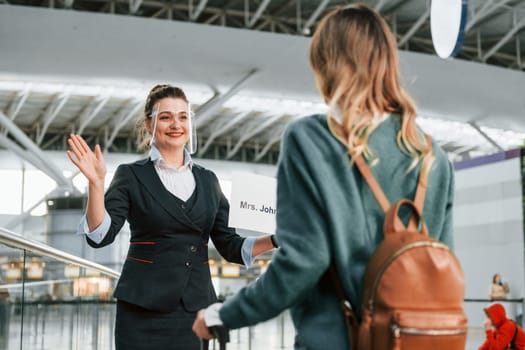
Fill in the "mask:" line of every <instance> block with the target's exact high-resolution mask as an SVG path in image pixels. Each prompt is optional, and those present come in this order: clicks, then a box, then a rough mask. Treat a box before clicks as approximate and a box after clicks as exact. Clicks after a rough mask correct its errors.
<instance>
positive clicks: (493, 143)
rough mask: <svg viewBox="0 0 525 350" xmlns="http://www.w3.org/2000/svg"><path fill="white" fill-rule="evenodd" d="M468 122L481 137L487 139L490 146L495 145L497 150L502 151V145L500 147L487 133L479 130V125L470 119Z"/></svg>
mask: <svg viewBox="0 0 525 350" xmlns="http://www.w3.org/2000/svg"><path fill="white" fill-rule="evenodd" d="M468 124H469V125H470V126H472V128H474V130H476V131H477V132H478V133H479V134H480V135H481V136H483V138H484V139H485V140H487V141H488V142H489V143H490V144H491V145H492V146H494V147H496V148H497V149H498V150H499V151H504V149H503V147H501V146H500V145H499V144H498V143H497V142H496V141H494V139H493V138H492V137H490V136H489V135H487V133H486V132H484V131H483V130H481V128H480V127H479V125H477V124H476V122H474V121H470V122H468Z"/></svg>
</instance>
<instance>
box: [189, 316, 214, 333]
mask: <svg viewBox="0 0 525 350" xmlns="http://www.w3.org/2000/svg"><path fill="white" fill-rule="evenodd" d="M192 330H193V332H194V333H195V335H197V336H198V337H199V338H202V339H213V338H214V336H213V334H211V332H210V330H209V328H208V326H207V325H206V321H205V320H204V309H202V310H199V311H198V312H197V315H196V317H195V321H194V322H193V327H192Z"/></svg>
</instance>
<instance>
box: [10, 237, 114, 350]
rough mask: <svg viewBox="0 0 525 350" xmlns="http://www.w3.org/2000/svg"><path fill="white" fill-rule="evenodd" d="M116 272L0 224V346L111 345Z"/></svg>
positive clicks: (83, 348) (84, 349)
mask: <svg viewBox="0 0 525 350" xmlns="http://www.w3.org/2000/svg"><path fill="white" fill-rule="evenodd" d="M118 277H119V273H118V272H117V271H114V270H111V269H109V268H107V267H105V266H103V265H100V264H96V263H93V262H91V261H88V260H85V259H82V258H79V257H77V256H74V255H71V254H68V253H65V252H63V251H60V250H57V249H55V248H53V247H50V246H48V245H46V244H43V243H41V242H37V241H34V240H30V239H27V238H26V237H23V236H20V235H18V234H16V233H13V232H11V231H8V230H5V229H2V228H0V350H2V349H6V350H14V349H19V350H22V349H23V350H44V349H68V350H70V349H71V350H88V349H89V350H95V349H104V350H106V349H114V341H113V332H114V318H115V308H114V305H111V304H113V303H114V302H115V301H114V299H113V297H112V294H113V289H114V287H115V285H116V281H117V279H118Z"/></svg>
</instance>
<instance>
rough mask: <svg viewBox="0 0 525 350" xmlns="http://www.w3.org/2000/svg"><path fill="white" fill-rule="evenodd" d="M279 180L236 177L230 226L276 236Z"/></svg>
mask: <svg viewBox="0 0 525 350" xmlns="http://www.w3.org/2000/svg"><path fill="white" fill-rule="evenodd" d="M276 194H277V180H276V179H275V178H274V177H271V176H264V175H256V174H251V173H242V172H234V173H232V185H231V197H230V218H229V222H228V224H229V226H230V227H236V228H241V229H246V230H252V231H257V232H262V233H267V234H270V233H274V232H275V214H276V213H277V206H276V202H277V199H276V197H277V196H276Z"/></svg>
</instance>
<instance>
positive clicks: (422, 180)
mask: <svg viewBox="0 0 525 350" xmlns="http://www.w3.org/2000/svg"><path fill="white" fill-rule="evenodd" d="M425 139H426V141H427V144H428V145H429V147H432V140H431V139H430V136H428V135H427V134H425ZM351 156H352V160H353V161H354V163H355V165H356V166H357V168H358V169H359V172H360V173H361V174H362V175H363V178H364V179H365V181H366V183H367V184H368V187H370V190H371V191H372V193H373V194H374V196H375V197H376V200H377V202H378V203H379V206H380V207H381V209H383V211H384V212H385V213H386V212H387V211H388V209H389V208H390V202H389V200H388V198H387V197H386V195H385V193H384V192H383V190H382V189H381V186H380V185H379V183H378V182H377V180H376V178H375V177H374V175H373V174H372V171H371V170H370V168H369V167H368V165H367V164H366V162H365V160H364V159H363V156H362V155H360V154H359V155H351ZM431 161H432V158H431V157H426V158H425V159H423V163H422V164H421V170H420V172H419V179H418V183H417V187H416V194H415V196H414V201H413V202H414V205H415V207H416V208H417V210H419V212H420V213H421V215H423V205H424V202H425V195H426V191H427V183H428V174H429V171H428V169H429V167H430V164H429V163H430V162H431ZM424 169H425V171H423V170H424ZM395 220H396V221H397V220H401V219H398V218H396V219H395ZM403 226H404V225H403ZM408 227H409V228H411V229H413V230H415V229H417V222H416V217H415V215H412V217H411V218H410V221H409V223H408Z"/></svg>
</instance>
